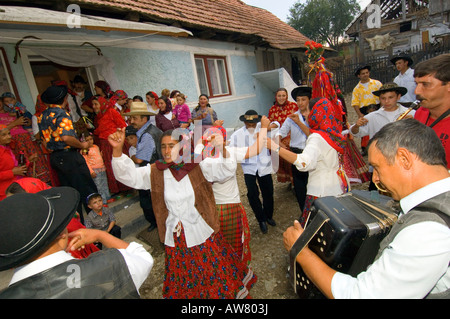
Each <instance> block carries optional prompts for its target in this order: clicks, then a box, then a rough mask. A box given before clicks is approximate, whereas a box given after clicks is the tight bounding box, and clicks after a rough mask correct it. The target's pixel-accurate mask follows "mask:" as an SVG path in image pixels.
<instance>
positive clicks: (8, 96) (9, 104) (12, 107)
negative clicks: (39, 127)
mask: <svg viewBox="0 0 450 319" xmlns="http://www.w3.org/2000/svg"><path fill="white" fill-rule="evenodd" d="M1 98H2V100H3V108H4V110H5V111H7V112H9V113H16V115H17V117H18V118H19V117H21V116H23V117H25V118H26V119H28V120H27V123H28V124H26V125H23V126H22V127H23V128H24V129H25V130H26V131H27V132H28V133H30V135H31V139H32V140H33V141H34V140H35V137H34V134H33V128H32V124H31V118H32V114H31V113H30V112H29V111H28V110H27V107H26V106H25V105H23V104H22V103H20V102H19V101H17V99H16V96H15V95H14V94H12V93H11V92H5V93H3V94H2V96H1Z"/></svg>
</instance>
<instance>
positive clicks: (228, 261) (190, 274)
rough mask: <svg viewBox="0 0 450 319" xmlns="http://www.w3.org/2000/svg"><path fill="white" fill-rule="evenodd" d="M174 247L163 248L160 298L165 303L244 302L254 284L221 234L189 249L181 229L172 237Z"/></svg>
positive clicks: (246, 269)
mask: <svg viewBox="0 0 450 319" xmlns="http://www.w3.org/2000/svg"><path fill="white" fill-rule="evenodd" d="M174 242H175V247H169V246H166V247H165V251H166V260H165V268H166V269H165V274H164V285H163V297H164V298H166V299H246V298H250V294H249V290H250V289H251V287H252V286H253V284H254V283H255V282H256V280H257V278H256V275H254V274H253V271H252V270H251V268H249V267H248V266H247V265H246V264H245V263H244V262H243V261H242V260H241V258H240V257H239V256H238V255H237V254H236V252H235V251H234V249H233V248H232V247H231V246H230V245H229V244H228V243H227V242H226V241H225V240H224V238H223V236H222V233H221V232H218V233H216V234H213V235H211V236H210V237H209V238H208V239H207V240H206V241H205V242H204V243H203V244H201V245H197V246H193V247H190V248H188V247H187V246H186V239H185V235H184V229H183V228H182V229H181V232H180V235H179V236H178V235H177V233H174Z"/></svg>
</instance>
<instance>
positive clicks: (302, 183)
mask: <svg viewBox="0 0 450 319" xmlns="http://www.w3.org/2000/svg"><path fill="white" fill-rule="evenodd" d="M291 96H292V98H293V99H294V100H295V101H296V102H297V105H298V108H299V110H298V111H297V112H295V113H292V114H291V115H289V116H288V118H287V119H286V121H284V123H283V125H282V126H281V128H280V130H279V131H278V135H279V136H281V138H285V137H286V136H288V135H289V134H290V136H291V140H290V142H289V145H286V146H289V149H290V150H291V152H294V153H296V154H301V153H303V149H304V148H305V146H306V140H307V139H308V135H309V128H308V124H307V123H308V119H307V116H304V115H303V114H307V113H309V101H310V99H311V96H312V88H311V87H308V86H299V87H297V88H295V89H294V90H292V92H291ZM292 166H295V165H292ZM308 176H309V173H308V172H300V171H299V170H298V169H297V168H296V167H293V169H292V179H293V182H294V191H295V196H296V198H297V202H298V205H299V207H300V211H301V212H303V208H304V206H305V200H306V186H307V185H308Z"/></svg>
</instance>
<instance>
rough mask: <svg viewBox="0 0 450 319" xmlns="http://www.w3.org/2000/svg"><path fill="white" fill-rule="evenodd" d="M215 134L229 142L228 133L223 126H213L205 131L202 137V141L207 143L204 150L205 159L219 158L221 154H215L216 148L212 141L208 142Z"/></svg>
mask: <svg viewBox="0 0 450 319" xmlns="http://www.w3.org/2000/svg"><path fill="white" fill-rule="evenodd" d="M214 134H222V136H223V140H224V141H226V140H227V131H226V130H225V128H224V127H222V126H213V127H210V128H208V129H207V130H205V132H204V133H203V136H202V140H203V141H205V142H206V145H205V147H204V148H203V152H202V155H203V158H207V157H212V158H218V157H219V153H218V152H215V147H214V146H213V145H212V143H211V142H210V141H208V138H209V137H211V136H213V135H214Z"/></svg>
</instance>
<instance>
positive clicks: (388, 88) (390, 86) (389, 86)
mask: <svg viewBox="0 0 450 319" xmlns="http://www.w3.org/2000/svg"><path fill="white" fill-rule="evenodd" d="M385 92H397V93H398V94H401V95H402V96H403V95H405V94H406V93H408V89H407V88H405V87H403V86H398V84H397V83H394V82H392V83H386V84H383V85H382V86H381V87H380V89H379V90H378V91H373V92H372V94H373V95H375V96H380V95H381V94H383V93H385Z"/></svg>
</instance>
